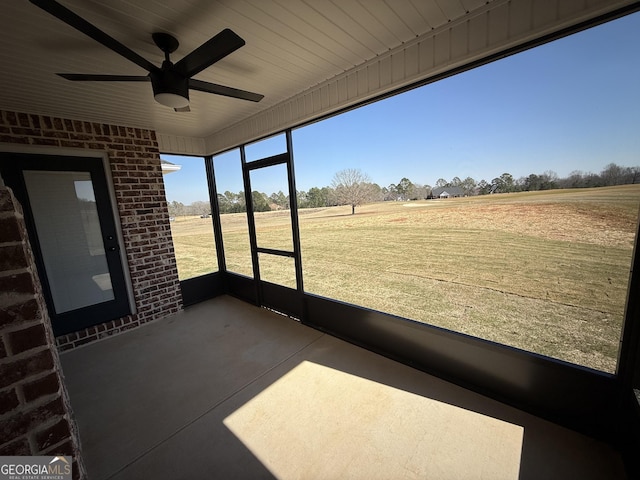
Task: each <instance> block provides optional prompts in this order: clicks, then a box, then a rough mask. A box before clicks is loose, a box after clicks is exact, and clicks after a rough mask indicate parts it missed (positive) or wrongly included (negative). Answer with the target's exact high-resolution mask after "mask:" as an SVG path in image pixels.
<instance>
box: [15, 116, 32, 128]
mask: <svg viewBox="0 0 640 480" xmlns="http://www.w3.org/2000/svg"><path fill="white" fill-rule="evenodd" d="M16 117H17V119H18V125H20V126H21V127H30V126H31V123H30V122H29V115H27V114H26V113H18V114H17V115H16Z"/></svg>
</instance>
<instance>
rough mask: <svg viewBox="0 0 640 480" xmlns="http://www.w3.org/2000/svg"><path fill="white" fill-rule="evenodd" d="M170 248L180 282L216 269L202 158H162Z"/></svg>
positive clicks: (207, 191) (213, 238)
mask: <svg viewBox="0 0 640 480" xmlns="http://www.w3.org/2000/svg"><path fill="white" fill-rule="evenodd" d="M162 161H163V165H162V166H163V174H164V175H163V179H164V187H165V194H166V197H167V206H168V208H169V221H170V223H171V236H172V238H173V248H174V250H175V255H176V263H177V265H178V276H179V277H180V280H186V279H188V278H193V277H198V276H201V275H206V274H208V273H212V272H216V271H217V270H218V257H217V255H216V241H215V237H214V235H213V220H212V218H211V203H210V202H209V187H208V185H207V172H206V169H205V166H204V159H203V158H202V157H173V156H168V155H163V156H162Z"/></svg>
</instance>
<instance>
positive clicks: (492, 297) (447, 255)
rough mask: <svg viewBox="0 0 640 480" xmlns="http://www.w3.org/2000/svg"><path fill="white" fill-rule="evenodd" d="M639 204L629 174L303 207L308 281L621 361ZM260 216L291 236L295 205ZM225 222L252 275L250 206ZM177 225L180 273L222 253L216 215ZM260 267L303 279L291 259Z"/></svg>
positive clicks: (460, 325) (416, 313) (502, 335)
mask: <svg viewBox="0 0 640 480" xmlns="http://www.w3.org/2000/svg"><path fill="white" fill-rule="evenodd" d="M639 205H640V185H627V186H619V187H606V188H597V189H574V190H555V191H547V192H530V193H518V194H500V195H491V196H483V197H470V198H459V199H448V200H429V201H420V202H408V203H402V202H385V203H377V204H371V205H365V206H362V207H359V208H358V209H356V215H350V207H332V208H324V209H306V210H300V212H299V214H300V216H299V218H300V230H301V240H302V254H303V269H304V284H305V290H306V291H308V292H310V293H314V294H318V295H322V296H326V297H331V298H336V299H338V300H342V301H346V302H349V303H353V304H358V305H362V306H365V307H368V308H373V309H376V310H380V311H384V312H388V313H392V314H395V315H399V316H402V317H406V318H410V319H413V320H416V321H420V322H426V323H430V324H433V325H438V326H441V327H444V328H449V329H452V330H455V331H459V332H463V333H467V334H470V335H474V336H478V337H481V338H485V339H488V340H493V341H497V342H500V343H504V344H507V345H511V346H515V347H518V348H522V349H525V350H529V351H533V352H537V353H540V354H543V355H548V356H551V357H554V358H559V359H562V360H566V361H569V362H573V363H577V364H580V365H585V366H588V367H592V368H596V369H599V370H603V371H607V372H613V371H615V365H616V358H617V352H618V342H619V337H620V330H621V324H622V318H623V315H624V307H625V300H626V295H627V283H628V277H629V268H630V264H631V256H632V251H633V245H634V240H635V231H636V225H637V220H638V209H639ZM256 221H257V224H258V244H259V245H260V246H263V247H269V248H284V249H291V235H290V233H289V232H290V223H289V219H288V212H265V213H258V214H256ZM222 224H223V236H224V241H225V253H226V260H227V268H228V269H229V270H231V271H235V272H238V273H242V274H245V275H251V259H250V253H249V243H248V232H247V227H246V219H245V215H244V214H231V215H223V216H222ZM172 232H173V234H174V243H175V244H176V254H177V256H178V261H179V265H180V263H183V264H184V265H185V266H184V267H180V274H181V276H184V275H183V274H184V273H185V272H189V271H196V270H193V269H197V268H200V266H199V265H198V264H199V263H202V264H204V263H205V258H206V259H207V260H206V262H209V263H210V264H211V263H213V264H215V251H214V248H213V246H212V245H213V240H212V233H211V221H210V220H206V219H200V218H188V219H178V220H177V221H176V222H173V224H172ZM207 252H209V253H207ZM211 252H212V253H211ZM209 259H213V260H209ZM214 269H215V267H209V268H208V270H207V271H212V270H214ZM261 272H262V276H263V278H264V279H265V280H269V281H272V282H275V283H280V284H283V285H287V286H294V285H295V276H294V268H293V261H292V260H291V259H284V258H279V257H273V256H265V255H262V256H261ZM187 276H192V275H187Z"/></svg>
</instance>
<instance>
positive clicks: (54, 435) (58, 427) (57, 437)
mask: <svg viewBox="0 0 640 480" xmlns="http://www.w3.org/2000/svg"><path fill="white" fill-rule="evenodd" d="M35 437H36V444H37V446H38V451H42V450H45V449H47V448H49V447H51V446H52V445H56V444H58V443H60V442H62V441H64V440H66V439H68V438H70V437H71V430H70V429H69V422H68V421H67V419H66V418H61V419H60V420H59V421H58V422H57V423H55V424H54V425H52V426H50V427H49V428H47V429H45V430H42V431H40V432H38V433H36V435H35Z"/></svg>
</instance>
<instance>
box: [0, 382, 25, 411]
mask: <svg viewBox="0 0 640 480" xmlns="http://www.w3.org/2000/svg"><path fill="white" fill-rule="evenodd" d="M18 405H20V400H18V394H17V393H16V389H15V388H11V389H9V390H4V391H2V392H0V415H4V414H5V413H7V412H10V411H11V410H13V409H14V408H16V407H17V406H18Z"/></svg>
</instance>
